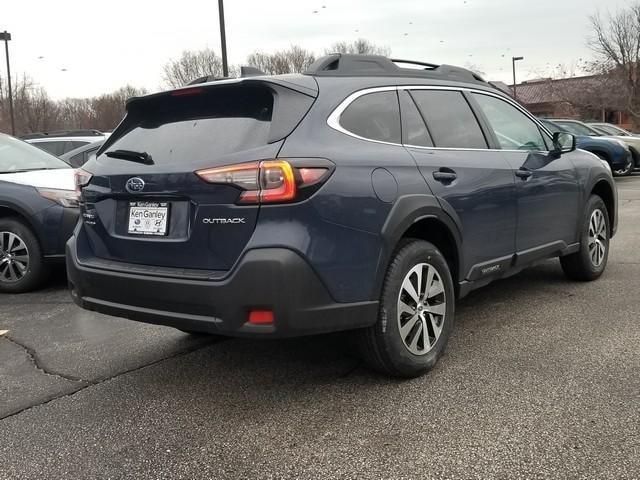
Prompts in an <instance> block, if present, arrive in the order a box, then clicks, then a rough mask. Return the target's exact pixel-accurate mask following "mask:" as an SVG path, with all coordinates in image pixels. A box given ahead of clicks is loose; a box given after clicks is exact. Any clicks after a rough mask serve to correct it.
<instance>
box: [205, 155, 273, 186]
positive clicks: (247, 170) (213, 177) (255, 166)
mask: <svg viewBox="0 0 640 480" xmlns="http://www.w3.org/2000/svg"><path fill="white" fill-rule="evenodd" d="M196 175H198V176H199V177H200V178H201V179H203V180H204V181H205V182H209V183H227V184H229V185H235V186H236V187H240V188H241V189H243V190H258V188H259V184H258V180H259V176H260V164H259V163H258V162H251V163H240V164H238V165H231V166H228V167H217V168H207V169H206V170H199V171H197V172H196Z"/></svg>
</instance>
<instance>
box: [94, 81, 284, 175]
mask: <svg viewBox="0 0 640 480" xmlns="http://www.w3.org/2000/svg"><path fill="white" fill-rule="evenodd" d="M192 91H193V92H195V93H193V94H189V95H174V96H171V95H164V96H162V97H157V98H155V99H149V100H142V101H139V102H137V103H136V102H134V103H133V104H131V106H130V108H129V113H128V114H127V118H126V119H125V122H124V124H123V125H122V127H123V130H124V131H123V132H122V131H121V133H119V136H118V137H116V138H115V139H114V140H115V141H112V142H109V143H110V144H109V145H108V146H107V147H106V149H103V150H104V151H113V150H133V151H136V152H147V153H148V154H150V155H151V156H152V158H153V161H154V162H155V164H160V165H162V164H164V165H167V164H175V163H176V162H179V163H183V162H189V163H191V162H194V161H195V162H197V161H200V160H203V161H204V160H211V159H212V158H215V157H216V156H220V155H225V154H229V153H233V152H238V151H242V150H248V149H251V148H255V147H259V146H263V145H266V144H267V143H268V139H269V130H270V126H271V118H272V115H273V104H274V101H273V93H272V92H271V91H270V90H269V89H267V88H265V87H260V86H255V87H250V86H244V87H242V88H238V87H232V86H229V87H223V86H219V87H217V88H214V89H208V90H207V89H200V88H197V87H196V88H194V89H193V90H192ZM177 92H180V91H177Z"/></svg>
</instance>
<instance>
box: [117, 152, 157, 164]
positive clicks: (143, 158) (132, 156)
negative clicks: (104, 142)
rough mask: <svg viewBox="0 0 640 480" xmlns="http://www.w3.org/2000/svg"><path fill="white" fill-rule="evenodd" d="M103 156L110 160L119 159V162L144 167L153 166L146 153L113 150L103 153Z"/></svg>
mask: <svg viewBox="0 0 640 480" xmlns="http://www.w3.org/2000/svg"><path fill="white" fill-rule="evenodd" d="M105 155H106V156H107V157H111V158H119V159H120V160H128V161H130V162H137V163H144V164H145V165H153V159H152V158H151V155H149V154H148V153H147V152H134V151H133V150H113V151H111V152H107V153H105Z"/></svg>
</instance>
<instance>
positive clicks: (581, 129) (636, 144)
mask: <svg viewBox="0 0 640 480" xmlns="http://www.w3.org/2000/svg"><path fill="white" fill-rule="evenodd" d="M549 120H552V121H553V123H555V124H556V125H559V126H560V127H562V128H563V129H564V130H566V131H568V132H570V133H573V134H574V135H580V136H583V137H592V138H593V137H596V138H600V139H606V140H609V141H613V142H617V143H620V144H622V145H626V146H627V147H629V151H630V152H631V159H630V161H628V162H627V163H626V164H625V166H624V167H617V166H613V165H612V167H611V168H612V170H613V173H614V175H619V176H623V177H624V176H627V175H631V173H632V172H633V169H634V168H636V159H638V161H640V153H639V152H640V138H638V139H635V138H633V139H630V138H620V137H613V136H611V135H602V134H601V133H600V132H598V131H597V130H596V129H594V128H592V127H590V126H589V125H587V124H586V123H584V122H580V121H578V120H567V119H557V118H553V119H549ZM638 165H640V163H639V164H638Z"/></svg>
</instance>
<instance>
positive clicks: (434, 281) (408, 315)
mask: <svg viewBox="0 0 640 480" xmlns="http://www.w3.org/2000/svg"><path fill="white" fill-rule="evenodd" d="M446 311H447V303H446V294H445V290H444V283H443V281H442V278H440V275H439V274H438V271H437V270H436V269H435V268H434V267H433V266H432V265H429V264H428V263H420V264H418V265H416V266H415V267H413V268H412V269H411V270H410V271H409V273H407V275H406V276H405V278H404V281H403V282H402V287H401V288H400V294H399V296H398V329H399V331H400V337H401V338H402V342H403V343H404V346H405V347H406V348H407V350H409V352H411V353H413V354H414V355H425V354H427V353H428V352H429V351H430V350H431V349H432V348H433V346H434V345H435V344H436V342H437V341H438V338H440V334H441V333H442V327H443V326H444V322H445V316H446Z"/></svg>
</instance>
